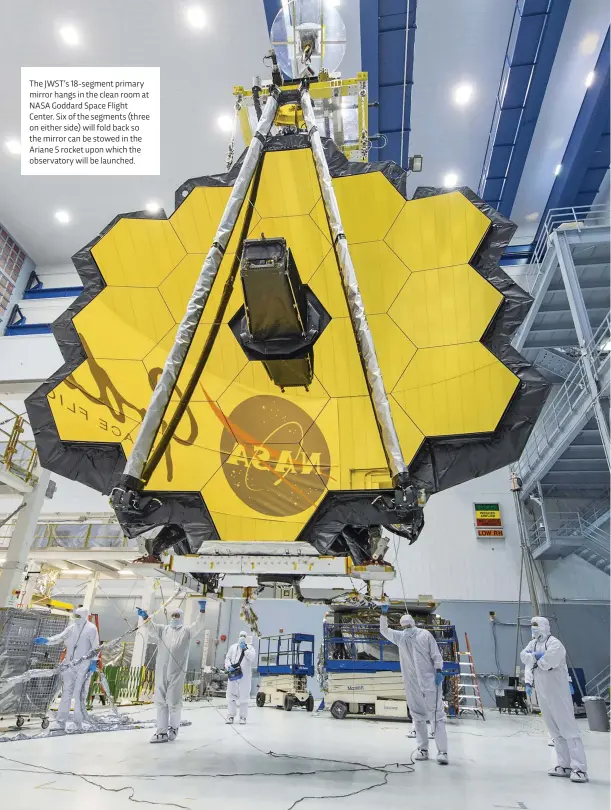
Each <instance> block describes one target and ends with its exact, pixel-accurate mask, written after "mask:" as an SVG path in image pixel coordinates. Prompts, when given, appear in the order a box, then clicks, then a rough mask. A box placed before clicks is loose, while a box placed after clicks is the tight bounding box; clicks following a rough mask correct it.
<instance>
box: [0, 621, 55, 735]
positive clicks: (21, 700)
mask: <svg viewBox="0 0 611 810" xmlns="http://www.w3.org/2000/svg"><path fill="white" fill-rule="evenodd" d="M68 621H69V618H68V615H62V614H57V613H52V612H51V611H50V610H21V609H17V608H0V720H4V719H5V718H6V717H7V716H15V718H16V719H15V725H16V726H17V728H22V727H23V726H24V725H25V723H26V720H30V719H32V718H33V717H38V718H40V720H41V725H42V727H43V729H45V728H48V726H49V717H48V713H49V706H50V705H51V703H52V701H53V699H54V698H55V696H56V695H57V693H58V692H59V689H60V676H59V675H54V676H53V677H50V678H32V679H31V680H29V681H24V682H22V683H17V684H15V685H14V686H12V687H10V689H8V690H5V689H2V681H3V680H5V679H6V678H12V677H14V676H16V675H23V674H24V673H25V672H27V671H28V670H30V669H53V668H54V667H56V666H57V665H58V664H59V663H60V657H61V654H62V646H61V645H59V646H57V647H47V646H42V645H41V646H37V645H35V644H34V639H35V638H36V637H37V636H45V637H47V638H48V637H49V636H54V635H57V634H58V633H61V631H62V630H63V629H64V628H65V627H66V625H67V624H68Z"/></svg>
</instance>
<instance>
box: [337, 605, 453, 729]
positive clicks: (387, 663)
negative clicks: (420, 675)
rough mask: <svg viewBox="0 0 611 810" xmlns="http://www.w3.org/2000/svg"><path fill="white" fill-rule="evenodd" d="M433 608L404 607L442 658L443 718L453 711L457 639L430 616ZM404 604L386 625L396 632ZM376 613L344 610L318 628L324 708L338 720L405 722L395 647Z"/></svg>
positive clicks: (449, 628)
mask: <svg viewBox="0 0 611 810" xmlns="http://www.w3.org/2000/svg"><path fill="white" fill-rule="evenodd" d="M433 609H434V608H433V607H428V609H424V608H423V606H422V605H418V604H415V605H409V611H410V613H411V614H412V615H413V616H414V618H415V619H416V624H417V626H418V627H423V628H424V629H426V630H429V631H430V632H431V633H432V634H433V636H434V637H435V640H436V641H437V644H438V646H439V649H440V652H441V655H442V657H443V672H444V675H445V676H446V680H445V682H444V698H445V699H446V700H447V705H448V714H450V715H453V714H455V711H456V705H457V704H456V700H457V694H458V692H457V681H458V676H459V675H460V668H459V665H458V658H457V654H458V638H457V636H456V629H455V627H454V626H453V625H451V624H448V623H447V622H446V621H445V620H443V619H441V618H440V617H439V616H436V615H435V614H434V613H433ZM403 613H405V605H403V604H401V606H393V607H391V611H390V613H389V625H390V626H391V627H395V628H396V627H398V626H399V623H398V619H399V616H400V615H401V614H403ZM379 616H380V614H379V612H378V611H376V610H365V611H363V610H362V609H361V610H360V611H356V610H350V609H346V608H345V607H344V606H342V607H341V608H338V609H334V610H333V612H332V613H331V614H327V617H326V618H325V622H324V624H323V632H324V635H323V666H324V673H325V681H326V690H325V691H326V693H327V694H326V703H327V705H328V706H329V707H330V710H331V714H332V715H333V717H335V718H337V719H342V718H344V717H346V715H348V714H350V715H355V716H361V717H370V718H371V717H379V718H390V717H394V718H397V719H403V720H407V719H408V717H409V712H408V706H407V703H406V700H405V691H404V687H403V679H402V677H401V666H400V663H399V653H398V650H397V647H396V646H395V645H394V644H393V643H392V642H390V641H388V640H387V639H385V638H384V637H383V636H382V635H381V633H380V625H379Z"/></svg>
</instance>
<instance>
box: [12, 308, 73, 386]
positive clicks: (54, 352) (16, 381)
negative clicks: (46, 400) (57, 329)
mask: <svg viewBox="0 0 611 810" xmlns="http://www.w3.org/2000/svg"><path fill="white" fill-rule="evenodd" d="M60 300H62V301H66V300H70V299H66V298H63V299H60ZM0 357H1V358H2V360H1V361H0V395H1V396H2V400H3V401H6V400H7V399H10V398H12V397H14V396H20V397H23V394H28V393H31V392H32V391H34V389H35V388H37V387H38V386H39V385H40V384H41V383H42V382H44V380H47V379H48V378H49V377H50V376H51V375H52V374H54V373H55V372H56V371H57V369H58V368H59V367H60V366H61V365H62V364H63V362H64V360H63V357H62V353H61V352H60V350H59V347H58V345H57V343H56V341H55V338H54V337H53V335H9V336H7V335H3V336H1V337H0Z"/></svg>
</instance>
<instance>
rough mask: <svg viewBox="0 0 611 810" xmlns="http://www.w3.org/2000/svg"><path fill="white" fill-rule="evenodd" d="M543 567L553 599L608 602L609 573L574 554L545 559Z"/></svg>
mask: <svg viewBox="0 0 611 810" xmlns="http://www.w3.org/2000/svg"><path fill="white" fill-rule="evenodd" d="M543 568H544V571H545V576H546V577H547V582H548V585H549V591H550V595H551V597H552V599H553V600H559V601H562V600H566V601H567V602H573V601H576V600H577V601H579V602H585V601H589V602H597V601H601V602H606V603H608V602H609V575H608V574H605V573H604V571H600V570H599V569H598V568H595V567H594V566H593V565H590V563H588V562H586V561H585V560H582V559H581V557H578V556H577V555H576V554H570V555H569V556H568V557H565V558H564V559H562V560H545V561H544V563H543Z"/></svg>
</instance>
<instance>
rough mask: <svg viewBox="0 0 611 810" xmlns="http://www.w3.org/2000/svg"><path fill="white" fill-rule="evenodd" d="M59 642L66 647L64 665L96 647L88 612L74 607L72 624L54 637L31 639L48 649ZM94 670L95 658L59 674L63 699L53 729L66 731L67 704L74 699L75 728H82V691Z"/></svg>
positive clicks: (68, 713) (96, 630)
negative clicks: (46, 646) (47, 646)
mask: <svg viewBox="0 0 611 810" xmlns="http://www.w3.org/2000/svg"><path fill="white" fill-rule="evenodd" d="M62 643H63V644H65V645H66V656H65V658H64V660H63V662H62V663H63V664H70V663H72V662H73V661H78V660H79V659H80V658H82V657H83V656H84V655H87V654H88V653H90V652H92V651H93V650H95V649H96V647H99V645H100V639H99V636H98V629H97V627H96V626H95V624H93V622H90V621H89V610H88V609H87V608H85V607H81V608H77V609H76V610H75V611H74V621H73V622H71V623H70V624H69V625H68V626H67V627H66V629H65V630H62V632H61V633H58V634H57V635H56V636H50V637H49V638H44V636H39V637H38V638H35V639H34V644H48V645H49V646H50V647H54V646H55V645H57V644H62ZM96 668H97V656H95V657H93V658H90V659H87V660H85V661H82V662H81V663H80V664H77V665H76V666H74V667H68V669H65V670H64V671H63V672H62V699H61V701H60V704H59V710H58V712H57V718H56V724H57V725H56V726H55V728H56V729H57V728H65V726H66V722H67V721H68V720H69V719H70V704H71V703H72V698H73V697H74V722H75V724H76V727H77V729H81V728H82V724H83V712H82V710H81V699H80V698H81V690H82V688H83V684H84V683H85V680H86V678H87V674H88V672H89V670H90V669H91V670H92V671H93V670H95V669H96Z"/></svg>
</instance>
